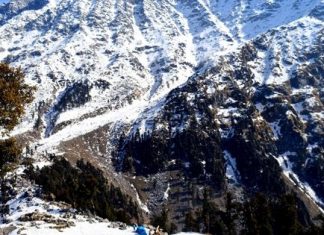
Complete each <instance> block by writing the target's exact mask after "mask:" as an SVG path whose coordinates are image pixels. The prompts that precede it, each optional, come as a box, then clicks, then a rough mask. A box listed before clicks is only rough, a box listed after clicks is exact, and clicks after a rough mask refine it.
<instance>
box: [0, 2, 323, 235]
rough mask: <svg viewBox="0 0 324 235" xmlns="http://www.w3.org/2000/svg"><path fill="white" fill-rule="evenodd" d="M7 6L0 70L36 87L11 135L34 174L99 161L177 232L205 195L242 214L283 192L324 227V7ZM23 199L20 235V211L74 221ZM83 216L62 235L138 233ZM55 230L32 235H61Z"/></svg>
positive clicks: (1, 10) (1, 8) (0, 13)
mask: <svg viewBox="0 0 324 235" xmlns="http://www.w3.org/2000/svg"><path fill="white" fill-rule="evenodd" d="M7 2H9V3H6V4H1V2H0V61H4V62H8V63H10V64H11V65H12V66H20V67H21V68H22V69H23V70H24V71H25V73H26V79H27V82H28V83H30V84H32V85H35V86H36V87H37V92H36V94H35V100H34V102H33V103H32V104H31V105H30V106H29V107H27V112H26V115H25V117H24V118H23V119H22V122H21V124H20V125H19V126H18V127H17V128H16V129H15V130H14V131H13V132H12V135H13V136H16V137H17V138H19V139H20V141H21V142H22V143H23V145H24V147H26V151H25V152H24V154H25V155H26V156H28V157H30V158H32V159H33V160H34V161H35V163H34V164H35V165H37V166H40V167H42V166H44V165H48V164H51V163H50V160H49V156H50V155H51V156H52V154H55V155H63V156H65V157H66V158H68V159H69V160H70V161H71V162H76V160H77V159H82V158H83V159H85V160H87V161H90V162H91V163H92V164H93V165H95V166H96V167H99V168H100V169H102V170H103V171H104V172H105V174H106V176H107V178H108V179H109V181H111V182H113V183H114V184H116V185H117V186H119V187H120V188H121V189H122V190H123V191H124V192H126V193H127V194H129V195H132V196H133V197H134V199H135V200H136V202H137V203H138V204H139V206H140V207H141V208H142V209H143V211H144V212H145V213H147V215H148V216H150V215H152V214H154V213H156V212H159V211H160V210H161V208H162V207H163V206H166V207H168V209H169V210H170V214H171V217H172V219H173V220H174V221H176V222H177V223H179V224H180V226H179V228H182V227H183V223H184V221H183V220H184V212H183V211H187V210H188V209H195V205H196V204H197V203H195V202H196V201H195V200H198V199H201V198H202V197H203V196H202V195H203V189H204V186H205V185H210V186H211V187H212V188H213V190H214V192H213V193H214V195H215V201H217V202H218V203H219V205H220V206H221V207H222V206H224V202H223V199H224V195H225V193H226V192H233V193H234V195H235V197H236V199H237V200H239V201H244V200H245V198H246V195H248V194H249V193H250V192H255V191H262V192H265V193H266V194H267V193H269V192H270V193H271V192H272V190H281V188H282V187H281V186H280V185H281V184H283V183H282V182H281V181H280V182H279V181H277V180H278V179H279V178H280V179H282V181H283V182H284V186H283V187H285V188H288V189H287V190H291V191H294V192H296V193H297V194H298V195H299V196H300V198H301V200H302V201H303V202H304V203H305V204H306V205H307V206H306V207H307V208H308V210H309V211H308V213H309V214H310V217H316V215H318V213H323V207H324V204H323V202H324V191H323V188H324V184H323V182H324V175H323V173H321V172H323V167H324V163H323V154H324V149H323V146H324V134H323V128H324V124H323V123H324V105H323V89H324V86H323V85H324V82H323V81H324V58H323V55H324V22H323V20H324V17H323V16H324V1H323V0H304V1H300V0H271V1H270V0H230V1H228V0H217V1H216V0H159V1H154V0H134V1H129V0H96V1H92V0H44V1H39V0H19V1H14V0H12V1H7ZM27 146H28V147H27ZM143 146H145V147H143ZM193 146H197V148H198V150H197V149H195V148H193ZM27 149H28V150H29V151H27ZM143 149H145V151H143ZM30 150H32V151H30ZM146 150H147V151H146ZM243 150H244V151H243ZM21 173H22V170H21V169H20V170H19V169H18V171H17V172H16V173H15V174H16V175H18V176H19V175H21ZM29 183H30V182H29ZM278 185H279V186H278ZM275 186H278V187H277V188H275ZM30 187H31V188H30V189H31V190H32V191H33V190H36V189H35V188H34V186H32V185H30ZM278 188H279V189H278ZM16 190H17V191H18V194H17V196H16V197H18V198H19V196H21V195H25V196H26V193H27V195H28V188H25V189H23V188H22V187H20V188H19V187H18V188H17V189H16ZM179 195H180V196H179ZM25 196H24V197H23V198H21V200H17V201H9V202H8V203H7V204H8V205H9V204H10V206H12V207H10V213H9V215H8V216H7V217H8V219H9V221H8V223H7V224H5V225H1V226H8V224H10V223H11V224H12V225H14V226H16V225H17V227H18V229H16V230H15V231H13V233H11V234H18V231H17V230H19V229H21V227H24V224H23V225H21V226H20V227H19V223H21V222H20V221H18V220H17V219H18V218H19V217H20V216H21V214H19V213H20V212H19V211H20V210H25V212H24V213H32V212H33V211H35V209H37V210H39V211H40V212H45V213H46V214H49V215H51V216H54V218H56V217H64V216H66V215H64V214H60V213H56V212H57V211H59V210H61V209H63V208H61V207H57V208H56V209H55V208H51V207H52V206H54V207H55V205H47V202H45V201H42V200H41V199H39V200H40V201H37V200H38V199H36V198H37V197H36V196H35V195H34V196H35V200H36V201H33V200H32V201H31V202H28V201H25V200H26V197H25ZM27 198H28V197H27ZM197 198H198V199H197ZM16 199H17V198H16ZM198 204H199V203H198ZM37 205H41V206H40V207H37ZM60 206H61V205H60ZM18 207H19V208H20V209H18ZM22 207H23V209H21V208H22ZM52 209H53V210H52ZM72 214H73V213H72ZM78 216H80V218H73V215H71V217H69V220H71V221H72V222H73V223H74V226H70V227H69V228H66V229H64V230H63V231H64V233H63V234H91V233H93V234H99V235H100V234H101V233H102V234H117V235H118V234H132V233H133V231H132V228H129V227H127V228H126V230H118V229H117V230H116V229H113V228H108V225H110V224H111V222H108V221H106V222H100V221H99V220H100V219H98V220H96V221H95V222H94V223H92V222H93V221H91V218H89V217H87V216H85V215H78ZM49 226H51V225H49V224H47V223H44V224H40V225H39V226H36V227H35V226H34V224H28V226H25V227H26V229H27V230H26V231H25V233H26V234H52V233H53V234H56V233H58V232H57V231H58V230H57V229H49V228H48V227H49ZM90 231H91V232H90ZM60 234H61V233H60Z"/></svg>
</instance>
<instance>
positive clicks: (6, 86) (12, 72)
mask: <svg viewBox="0 0 324 235" xmlns="http://www.w3.org/2000/svg"><path fill="white" fill-rule="evenodd" d="M24 78H25V76H24V73H23V72H22V70H21V69H20V68H12V67H10V66H9V65H8V64H4V63H0V128H1V129H2V134H4V133H7V132H8V131H10V130H12V129H13V128H14V127H15V126H16V125H17V124H18V122H19V119H20V118H21V116H22V115H23V114H24V111H25V105H26V104H28V103H30V102H31V101H32V99H33V92H34V89H35V88H34V87H32V86H29V85H27V84H26V83H25V81H24Z"/></svg>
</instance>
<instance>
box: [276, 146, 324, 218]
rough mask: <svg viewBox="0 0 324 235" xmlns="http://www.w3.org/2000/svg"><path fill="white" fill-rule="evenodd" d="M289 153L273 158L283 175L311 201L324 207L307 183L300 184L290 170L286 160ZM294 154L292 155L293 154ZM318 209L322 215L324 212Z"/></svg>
mask: <svg viewBox="0 0 324 235" xmlns="http://www.w3.org/2000/svg"><path fill="white" fill-rule="evenodd" d="M290 154H291V153H290V152H287V153H284V154H282V155H280V156H278V157H275V159H276V160H277V161H278V163H279V165H280V166H281V168H282V170H283V173H284V174H285V176H286V177H287V178H288V179H289V180H290V181H291V182H292V183H293V184H294V185H296V186H298V187H299V188H300V189H301V190H303V192H304V193H305V194H306V195H307V196H308V197H309V198H310V199H312V200H313V201H314V202H315V203H317V204H318V205H320V206H321V207H324V203H323V201H322V200H321V199H320V198H319V197H318V196H317V195H316V193H315V192H314V190H313V189H312V188H311V187H310V186H309V184H308V183H307V182H302V181H300V180H299V177H298V175H296V174H295V173H294V172H293V170H292V167H293V166H292V163H291V162H290V161H289V159H288V157H287V156H288V155H290ZM293 154H294V153H293ZM321 207H319V209H320V210H321V211H322V213H324V210H323V209H322V208H321Z"/></svg>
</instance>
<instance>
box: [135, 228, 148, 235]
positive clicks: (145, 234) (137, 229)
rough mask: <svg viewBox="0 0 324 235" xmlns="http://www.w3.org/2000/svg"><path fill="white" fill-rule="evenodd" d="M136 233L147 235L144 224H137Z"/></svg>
mask: <svg viewBox="0 0 324 235" xmlns="http://www.w3.org/2000/svg"><path fill="white" fill-rule="evenodd" d="M136 233H137V234H138V235H148V234H147V232H146V230H145V227H144V226H138V227H137V228H136Z"/></svg>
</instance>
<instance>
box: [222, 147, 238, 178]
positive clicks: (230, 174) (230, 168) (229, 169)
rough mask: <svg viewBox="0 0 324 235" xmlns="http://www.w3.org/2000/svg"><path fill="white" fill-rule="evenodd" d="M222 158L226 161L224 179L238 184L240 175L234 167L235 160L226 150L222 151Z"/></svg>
mask: <svg viewBox="0 0 324 235" xmlns="http://www.w3.org/2000/svg"><path fill="white" fill-rule="evenodd" d="M224 158H225V161H226V178H227V179H229V180H230V181H232V182H234V183H235V184H238V183H239V182H240V179H239V178H240V174H239V172H238V170H237V167H236V159H235V158H233V157H232V155H231V154H230V153H229V152H228V151H227V150H225V151H224Z"/></svg>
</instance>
